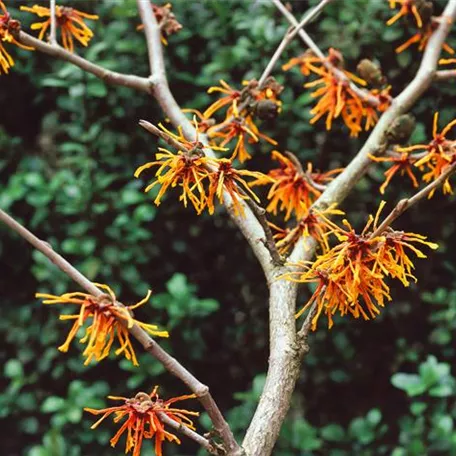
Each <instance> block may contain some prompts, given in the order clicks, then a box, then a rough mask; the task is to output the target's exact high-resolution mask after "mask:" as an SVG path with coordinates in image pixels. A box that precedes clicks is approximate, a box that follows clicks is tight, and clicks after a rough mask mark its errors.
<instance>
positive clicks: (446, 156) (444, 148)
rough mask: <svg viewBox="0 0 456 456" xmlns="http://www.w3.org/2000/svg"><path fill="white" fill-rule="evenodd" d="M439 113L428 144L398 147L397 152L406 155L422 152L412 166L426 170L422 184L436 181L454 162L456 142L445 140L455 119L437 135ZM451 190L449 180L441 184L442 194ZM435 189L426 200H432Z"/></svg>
mask: <svg viewBox="0 0 456 456" xmlns="http://www.w3.org/2000/svg"><path fill="white" fill-rule="evenodd" d="M438 120H439V113H438V112H436V113H435V114H434V122H433V128H432V136H433V139H432V141H430V142H429V143H428V144H416V145H414V146H408V147H398V148H397V150H398V151H399V152H403V153H407V154H409V153H410V152H415V151H418V150H420V151H423V152H422V153H421V154H418V155H417V156H415V157H414V158H415V161H414V165H415V166H416V167H417V168H419V169H420V170H423V169H425V168H427V170H428V172H427V173H425V174H424V175H423V181H424V182H430V181H434V180H436V179H438V177H439V176H440V175H441V174H442V173H443V171H444V170H445V168H446V167H447V166H449V165H451V164H452V163H454V161H455V160H456V141H455V140H450V139H448V138H447V135H448V133H449V132H450V130H451V129H452V128H453V127H454V126H455V125H456V119H454V120H452V121H451V122H450V123H448V124H447V125H446V126H445V127H444V128H443V130H442V131H441V132H440V133H438V131H437V127H438ZM452 191H453V190H452V188H451V185H450V181H449V179H447V180H446V181H445V182H444V184H443V193H452ZM434 192H435V189H434V190H432V192H430V193H429V196H428V198H432V196H433V195H434Z"/></svg>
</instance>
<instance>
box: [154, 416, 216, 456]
mask: <svg viewBox="0 0 456 456" xmlns="http://www.w3.org/2000/svg"><path fill="white" fill-rule="evenodd" d="M158 416H159V417H160V421H161V422H162V423H164V424H167V425H168V426H169V427H171V428H173V429H174V430H176V431H178V432H180V433H181V434H183V435H185V437H188V438H189V439H191V440H194V441H195V442H196V443H197V444H198V445H200V446H201V447H203V448H204V449H205V450H207V452H208V453H210V454H215V455H220V451H219V450H218V449H217V448H215V447H214V446H213V445H212V443H211V442H210V441H209V440H208V439H206V438H204V437H203V436H201V435H199V434H198V433H197V432H195V431H193V430H192V429H190V428H188V427H187V426H184V425H183V424H181V423H178V422H177V421H174V420H173V419H171V418H170V417H169V416H168V415H166V413H163V412H160V413H158Z"/></svg>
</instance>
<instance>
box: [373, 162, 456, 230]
mask: <svg viewBox="0 0 456 456" xmlns="http://www.w3.org/2000/svg"><path fill="white" fill-rule="evenodd" d="M455 171H456V162H455V163H453V164H452V165H450V166H448V167H447V168H446V170H445V171H444V172H443V173H442V174H441V175H440V176H439V177H438V178H437V179H436V180H435V181H433V182H431V183H430V184H428V185H426V187H424V188H422V189H421V190H420V191H419V192H417V193H415V195H413V196H412V197H410V198H404V199H401V200H400V201H399V202H398V203H397V204H396V207H395V208H394V209H393V210H392V211H391V212H390V213H389V214H388V215H387V216H386V217H385V220H383V222H382V223H380V225H379V226H378V228H377V229H376V230H375V231H374V232H373V233H372V234H371V235H370V237H371V238H374V237H376V236H380V235H381V234H382V233H383V231H385V230H386V229H387V228H388V227H389V226H390V225H391V224H392V223H393V222H394V221H395V220H396V219H397V218H399V217H400V216H401V215H402V214H403V213H404V212H405V211H406V210H407V209H410V208H411V207H412V206H414V205H415V204H416V203H418V202H419V201H421V200H422V199H423V198H425V197H426V196H428V195H429V194H431V192H433V191H434V190H436V189H437V188H438V187H440V186H441V185H443V183H444V182H445V181H446V180H447V179H448V178H449V177H450V176H451V175H452V174H453V173H454V172H455Z"/></svg>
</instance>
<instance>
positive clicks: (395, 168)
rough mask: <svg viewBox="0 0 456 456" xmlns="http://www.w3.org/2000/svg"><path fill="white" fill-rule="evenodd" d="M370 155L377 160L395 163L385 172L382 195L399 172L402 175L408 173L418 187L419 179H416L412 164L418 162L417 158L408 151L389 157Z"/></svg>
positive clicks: (381, 188) (381, 189)
mask: <svg viewBox="0 0 456 456" xmlns="http://www.w3.org/2000/svg"><path fill="white" fill-rule="evenodd" d="M369 157H370V159H371V160H373V161H375V162H389V163H392V164H393V165H392V166H391V167H390V168H389V169H387V170H386V171H385V173H384V175H385V177H386V179H385V182H383V184H382V185H381V187H380V193H381V194H382V195H383V194H384V193H385V189H386V187H387V186H388V184H389V183H390V182H391V179H392V178H393V176H394V175H395V174H396V173H398V172H400V175H401V176H403V175H404V174H407V176H408V177H409V178H410V180H411V181H412V184H413V186H414V187H418V181H417V180H416V177H415V175H414V174H413V170H412V165H413V163H415V162H416V159H415V158H413V157H412V156H410V154H408V153H407V152H403V153H402V154H389V155H388V156H387V157H375V156H373V155H370V156H369Z"/></svg>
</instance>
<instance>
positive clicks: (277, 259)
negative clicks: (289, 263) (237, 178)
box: [242, 192, 284, 266]
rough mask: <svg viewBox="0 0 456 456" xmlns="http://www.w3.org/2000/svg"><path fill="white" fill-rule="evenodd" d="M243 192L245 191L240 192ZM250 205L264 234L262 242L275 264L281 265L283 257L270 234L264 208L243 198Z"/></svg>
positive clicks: (249, 199)
mask: <svg viewBox="0 0 456 456" xmlns="http://www.w3.org/2000/svg"><path fill="white" fill-rule="evenodd" d="M242 193H243V194H245V192H242ZM244 201H245V202H246V203H247V205H248V206H249V207H250V209H251V210H252V212H253V213H254V214H255V216H256V218H257V220H258V221H259V222H260V225H261V226H262V228H263V230H264V234H265V239H264V244H265V246H266V248H267V249H268V250H269V252H270V253H271V257H272V261H273V263H274V264H275V265H276V266H281V265H283V263H284V259H283V258H282V256H281V255H280V253H279V251H278V250H277V246H276V243H275V242H274V237H273V235H272V231H271V227H270V226H269V223H268V219H267V218H266V210H265V209H264V208H262V207H261V206H259V205H258V204H257V203H255V201H253V200H252V199H251V198H249V197H248V195H247V198H246V199H245V200H244Z"/></svg>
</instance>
